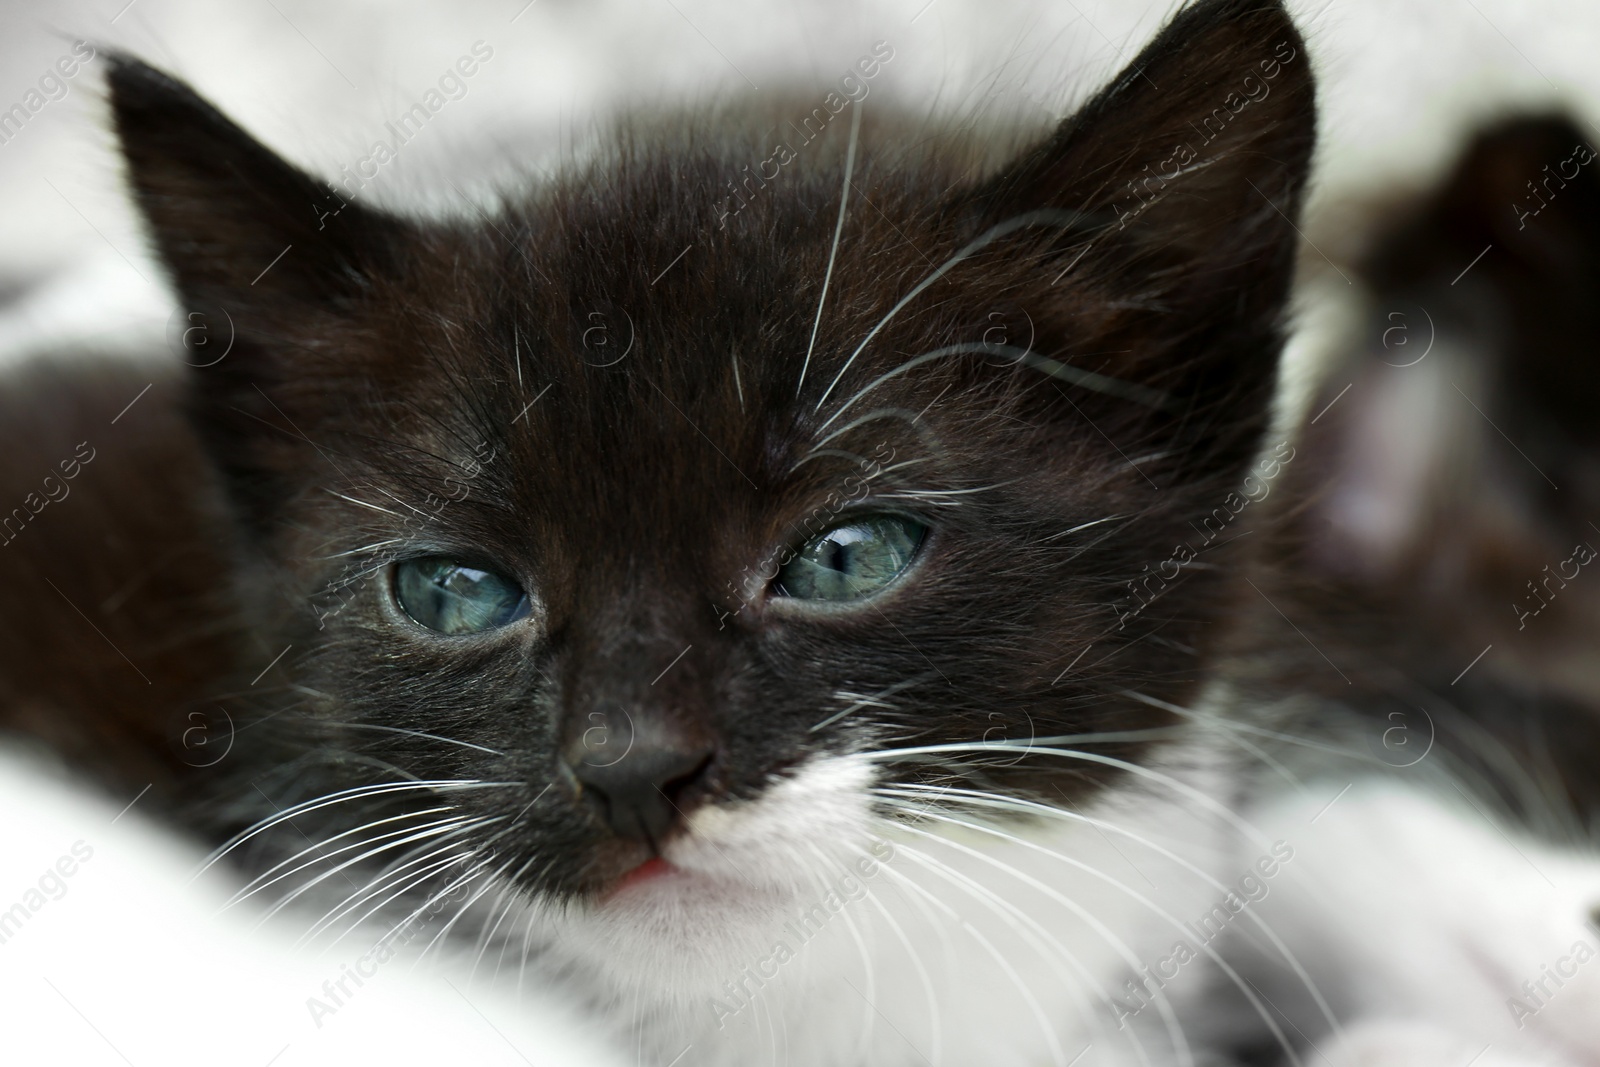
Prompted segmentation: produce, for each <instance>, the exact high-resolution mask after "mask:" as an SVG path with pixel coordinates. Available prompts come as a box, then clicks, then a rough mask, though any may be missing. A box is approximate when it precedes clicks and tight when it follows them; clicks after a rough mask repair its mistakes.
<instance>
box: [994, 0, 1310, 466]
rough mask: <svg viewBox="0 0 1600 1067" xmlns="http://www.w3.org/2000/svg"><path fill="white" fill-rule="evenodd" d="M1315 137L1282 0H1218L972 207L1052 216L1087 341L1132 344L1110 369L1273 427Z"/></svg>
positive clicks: (1061, 286) (1062, 274)
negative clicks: (1271, 412) (1269, 417)
mask: <svg viewBox="0 0 1600 1067" xmlns="http://www.w3.org/2000/svg"><path fill="white" fill-rule="evenodd" d="M1315 136H1316V106H1315V100H1314V93H1313V88H1312V74H1311V68H1310V63H1309V60H1308V57H1307V56H1306V54H1305V47H1304V43H1303V42H1302V40H1301V38H1300V35H1299V33H1298V32H1296V30H1295V28H1294V24H1293V23H1292V22H1291V21H1290V19H1289V17H1288V15H1287V14H1286V13H1285V12H1284V10H1283V8H1282V6H1281V5H1280V4H1278V3H1262V2H1261V0H1252V2H1244V0H1206V2H1202V3H1198V4H1194V5H1191V6H1189V7H1187V8H1185V9H1184V10H1183V11H1182V12H1180V13H1179V14H1178V16H1177V17H1176V18H1175V19H1174V20H1173V21H1172V22H1171V23H1170V24H1168V25H1167V27H1166V28H1165V29H1163V30H1162V31H1161V33H1160V34H1159V35H1157V37H1156V38H1155V40H1153V41H1152V42H1151V43H1150V44H1149V45H1148V46H1147V47H1146V48H1145V49H1144V51H1143V52H1141V53H1140V54H1139V56H1138V58H1136V59H1135V60H1134V61H1133V63H1132V64H1131V65H1130V66H1129V67H1128V69H1127V70H1126V71H1124V72H1123V73H1122V74H1121V75H1120V76H1119V77H1118V78H1117V80H1116V81H1115V82H1114V83H1113V84H1111V85H1110V86H1109V87H1108V88H1106V89H1105V90H1103V91H1102V92H1101V93H1100V94H1099V95H1097V96H1096V97H1095V98H1094V99H1093V100H1091V101H1090V102H1089V103H1088V104H1087V105H1086V106H1085V107H1084V108H1083V109H1082V110H1080V111H1079V112H1078V113H1077V114H1075V115H1073V116H1072V117H1070V118H1068V119H1067V120H1066V121H1064V122H1063V123H1062V124H1061V126H1060V127H1059V129H1057V131H1056V132H1055V133H1054V135H1053V136H1051V137H1050V138H1049V139H1047V140H1046V141H1045V142H1043V143H1042V144H1040V145H1038V146H1037V147H1035V148H1034V149H1033V150H1032V151H1030V152H1027V153H1025V154H1024V155H1023V156H1022V157H1021V158H1020V159H1017V160H1015V161H1014V162H1013V163H1012V164H1011V165H1010V166H1008V167H1007V168H1005V169H1004V170H1003V171H1002V172H1001V173H1000V174H998V175H997V176H995V177H994V178H992V179H990V180H989V181H988V182H987V183H985V184H984V185H983V186H982V187H980V188H979V189H978V190H976V191H975V192H974V193H972V194H970V195H969V196H968V197H967V198H966V200H965V202H964V204H963V205H962V207H963V210H965V211H967V212H969V213H973V214H974V215H975V217H974V218H972V221H971V225H972V226H973V228H974V231H975V232H979V231H981V230H983V229H984V228H986V227H997V226H1005V225H1007V224H1008V222H1011V221H1021V220H1023V219H1024V218H1026V217H1027V216H1029V215H1030V214H1031V215H1032V216H1033V217H1034V218H1035V219H1036V220H1037V224H1036V225H1034V226H1033V227H1031V229H1030V232H1031V233H1032V234H1034V235H1035V237H1036V239H1037V240H1039V241H1042V242H1044V246H1043V253H1044V257H1045V261H1044V262H1042V263H1040V264H1039V266H1040V267H1041V268H1042V269H1040V270H1039V271H1038V272H1037V274H1036V277H1038V278H1039V282H1038V285H1039V286H1040V287H1041V288H1042V287H1043V286H1044V285H1048V286H1049V287H1050V291H1051V292H1054V293H1059V294H1062V295H1061V298H1060V304H1061V306H1062V307H1063V309H1064V310H1063V317H1064V318H1065V317H1067V316H1070V317H1071V319H1072V320H1073V323H1074V325H1073V327H1072V328H1071V330H1070V332H1071V334H1073V335H1074V336H1075V338H1076V344H1075V346H1074V347H1082V348H1083V349H1084V350H1086V351H1089V352H1096V351H1098V352H1106V351H1124V352H1129V353H1131V355H1129V356H1128V357H1127V358H1124V359H1122V360H1121V361H1120V362H1118V363H1116V364H1112V365H1109V366H1108V370H1109V372H1110V373H1112V374H1114V375H1115V376H1117V377H1119V378H1124V379H1132V380H1136V381H1138V382H1139V383H1140V384H1141V385H1144V386H1154V387H1156V388H1159V389H1163V390H1166V391H1167V392H1168V393H1169V394H1170V395H1171V396H1172V397H1173V399H1174V401H1175V407H1176V408H1177V409H1178V410H1181V411H1184V412H1190V413H1196V414H1198V412H1199V411H1201V410H1202V409H1213V408H1214V406H1215V404H1216V402H1219V401H1224V400H1226V401H1228V402H1229V406H1230V407H1232V409H1233V410H1232V411H1231V414H1230V413H1227V412H1219V413H1217V414H1216V415H1215V416H1214V417H1213V416H1211V415H1207V416H1204V417H1202V418H1200V420H1199V421H1201V422H1206V421H1213V422H1215V421H1216V420H1218V419H1223V418H1230V417H1231V418H1232V419H1233V420H1234V422H1235V423H1236V424H1238V425H1240V426H1241V427H1242V428H1245V429H1248V428H1249V427H1256V428H1259V426H1260V425H1261V424H1262V422H1263V420H1264V418H1265V413H1266V409H1267V404H1268V401H1269V399H1270V396H1271V392H1272V385H1273V381H1274V380H1275V369H1276V363H1277V356H1278V349H1279V347H1280V343H1281V335H1280V332H1279V328H1280V318H1281V316H1282V312H1283V307H1284V304H1285V301H1286V299H1287V296H1288V292H1289V286H1290V282H1291V280H1292V276H1293V268H1294V259H1295V251H1296V246H1297V237H1298V234H1297V232H1296V230H1295V226H1294V223H1293V221H1292V220H1293V219H1295V218H1296V217H1297V215H1298V211H1299V205H1300V199H1301V190H1302V188H1303V187H1304V184H1305V181H1306V177H1307V174H1308V171H1309V169H1310V163H1311V155H1312V149H1313V146H1314V143H1315ZM1235 402H1237V403H1235ZM1246 436H1248V435H1247V434H1240V435H1239V440H1240V441H1242V440H1243V439H1244V438H1245V437H1246ZM1235 451H1237V450H1235Z"/></svg>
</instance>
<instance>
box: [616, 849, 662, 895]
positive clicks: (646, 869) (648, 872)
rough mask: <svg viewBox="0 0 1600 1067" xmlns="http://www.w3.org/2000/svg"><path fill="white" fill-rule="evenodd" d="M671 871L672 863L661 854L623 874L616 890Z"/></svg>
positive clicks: (619, 890) (618, 890)
mask: <svg viewBox="0 0 1600 1067" xmlns="http://www.w3.org/2000/svg"><path fill="white" fill-rule="evenodd" d="M671 872H672V865H671V864H670V863H668V862H667V861H666V860H664V859H662V858H661V857H659V856H657V857H656V858H655V859H650V860H645V861H644V862H643V863H641V864H639V866H637V867H635V868H634V869H633V870H631V871H629V872H628V873H627V874H625V875H623V876H622V880H621V881H620V882H618V883H617V888H616V890H615V892H621V891H622V890H624V889H627V888H629V887H631V886H636V885H640V884H641V883H644V882H648V881H650V880H651V879H652V878H659V877H661V876H662V875H664V874H670V873H671Z"/></svg>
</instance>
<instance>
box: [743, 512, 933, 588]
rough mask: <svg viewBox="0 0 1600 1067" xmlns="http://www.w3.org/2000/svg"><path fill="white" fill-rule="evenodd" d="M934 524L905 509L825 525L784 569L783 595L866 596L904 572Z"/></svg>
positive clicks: (781, 574)
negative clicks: (912, 516)
mask: <svg viewBox="0 0 1600 1067" xmlns="http://www.w3.org/2000/svg"><path fill="white" fill-rule="evenodd" d="M927 532H928V528H927V527H926V526H924V525H923V524H922V523H920V522H917V521H916V520H915V519H908V518H905V517H904V516H900V515H874V516H871V517H869V518H862V519H855V520H852V521H850V522H846V523H841V524H840V525H838V526H835V527H833V529H831V530H824V531H823V532H822V533H820V534H818V535H817V536H816V537H813V538H812V539H811V540H809V541H807V542H806V543H805V544H803V545H801V546H800V550H799V551H798V552H797V553H796V554H795V556H794V558H793V559H791V560H790V561H789V562H788V563H786V564H784V565H783V567H782V569H780V570H779V571H778V576H777V579H776V581H775V585H776V587H777V591H778V593H779V595H781V596H786V597H792V598H794V599H795V600H832V601H840V600H860V599H862V598H864V597H868V596H871V595H872V594H873V593H876V592H878V591H879V590H880V589H883V588H884V587H885V586H887V585H888V584H889V583H891V582H893V581H894V580H895V579H896V578H898V577H899V576H900V575H901V574H902V573H903V572H904V571H905V569H906V568H907V567H909V566H910V565H911V561H912V559H913V558H915V556H916V554H917V548H918V547H919V546H920V545H921V544H922V539H923V537H924V536H925V535H926V534H927Z"/></svg>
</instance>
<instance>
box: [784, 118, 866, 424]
mask: <svg viewBox="0 0 1600 1067" xmlns="http://www.w3.org/2000/svg"><path fill="white" fill-rule="evenodd" d="M860 136H861V102H860V101H859V100H858V101H856V104H855V110H854V111H853V112H852V113H851V115H850V147H849V149H848V150H847V151H846V152H845V157H844V187H843V188H842V189H840V191H839V221H838V223H836V224H835V225H834V227H833V247H832V248H831V249H829V250H828V270H827V272H826V273H825V274H823V276H822V296H821V298H820V299H819V300H818V301H817V320H816V321H815V322H814V323H812V324H811V343H810V344H809V345H808V346H806V358H805V362H804V363H802V364H800V380H799V381H798V382H796V383H795V387H794V395H795V396H799V395H800V392H801V390H802V389H804V387H805V384H806V371H807V369H809V368H810V366H811V353H812V352H814V351H816V347H817V331H818V330H819V329H820V328H821V327H822V307H823V305H824V304H826V303H827V302H828V283H829V282H831V281H833V261H834V258H835V257H836V256H838V254H839V238H841V237H842V236H844V214H845V207H846V206H847V205H848V204H849V202H850V176H851V175H852V174H853V173H855V169H856V142H857V140H858V139H859V138H860ZM824 399H826V397H824Z"/></svg>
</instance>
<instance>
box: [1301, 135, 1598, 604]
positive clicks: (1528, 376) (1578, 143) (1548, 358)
mask: <svg viewBox="0 0 1600 1067" xmlns="http://www.w3.org/2000/svg"><path fill="white" fill-rule="evenodd" d="M1393 210H1394V211H1395V218H1394V220H1393V221H1391V222H1389V223H1388V224H1387V225H1385V226H1383V227H1382V228H1381V230H1380V231H1379V233H1378V235H1377V237H1376V238H1375V239H1374V240H1373V241H1372V243H1371V246H1370V249H1369V251H1368V252H1367V254H1366V255H1365V256H1364V257H1363V258H1362V262H1361V263H1360V265H1359V274H1360V277H1361V279H1362V280H1363V281H1364V282H1365V284H1366V286H1367V288H1368V289H1369V291H1370V294H1369V298H1368V302H1367V304H1368V312H1367V315H1366V321H1365V324H1364V325H1365V329H1364V330H1363V335H1364V340H1365V344H1364V345H1363V346H1362V347H1361V348H1359V349H1358V350H1356V351H1354V352H1352V353H1351V355H1350V357H1349V358H1348V359H1347V360H1346V361H1345V362H1344V363H1343V364H1342V365H1340V366H1337V367H1335V368H1333V369H1332V370H1331V371H1330V372H1329V375H1328V385H1327V387H1326V388H1325V389H1324V391H1323V395H1322V396H1321V398H1320V399H1319V400H1317V401H1314V402H1313V404H1312V406H1311V410H1312V411H1313V412H1316V411H1320V410H1321V409H1322V408H1323V407H1324V406H1326V405H1328V404H1330V403H1331V402H1333V401H1334V400H1336V399H1337V401H1338V403H1337V405H1335V406H1333V407H1331V408H1329V409H1328V411H1327V413H1326V415H1324V416H1323V417H1321V418H1319V419H1318V420H1317V422H1316V424H1315V425H1312V426H1309V427H1308V428H1307V434H1306V440H1305V448H1304V450H1303V451H1305V452H1306V453H1307V456H1308V458H1307V460H1306V461H1305V463H1304V464H1302V467H1301V469H1302V470H1303V471H1305V472H1307V473H1310V472H1312V471H1316V472H1317V474H1316V478H1317V481H1318V484H1317V485H1316V486H1315V487H1314V489H1315V492H1314V494H1313V499H1314V503H1313V504H1312V506H1311V508H1310V509H1309V510H1308V512H1307V516H1306V518H1307V521H1308V527H1307V531H1306V533H1307V538H1308V543H1309V545H1310V547H1311V549H1312V554H1311V557H1310V562H1311V563H1312V564H1313V565H1316V566H1320V567H1323V568H1325V569H1327V570H1330V571H1333V572H1334V573H1337V574H1340V575H1344V576H1348V577H1352V578H1358V579H1363V580H1367V581H1370V582H1372V583H1374V584H1388V583H1392V582H1394V581H1396V580H1397V579H1398V578H1399V577H1400V576H1403V575H1412V574H1416V573H1419V569H1420V568H1421V567H1423V565H1424V563H1425V562H1427V561H1433V565H1437V564H1438V561H1441V560H1450V561H1455V562H1456V564H1457V565H1458V566H1461V567H1468V568H1473V567H1475V568H1479V569H1478V570H1474V571H1471V572H1470V573H1466V574H1461V573H1457V574H1452V575H1449V576H1448V580H1447V581H1443V582H1441V583H1438V584H1437V586H1436V588H1440V589H1450V590H1453V591H1458V592H1459V591H1461V590H1462V589H1464V588H1465V587H1467V586H1469V585H1471V584H1473V583H1475V582H1476V583H1478V584H1483V581H1484V580H1483V578H1482V575H1484V574H1487V573H1489V572H1490V568H1491V566H1492V565H1493V564H1495V562H1496V561H1504V560H1507V559H1512V560H1520V559H1521V557H1522V555H1523V554H1524V550H1525V549H1527V550H1530V551H1533V553H1534V554H1535V555H1537V553H1538V552H1542V551H1543V550H1544V546H1543V544H1542V542H1543V541H1544V540H1545V539H1546V538H1548V539H1550V540H1553V541H1554V542H1555V543H1556V544H1557V545H1558V546H1560V545H1562V544H1565V543H1566V542H1567V541H1569V540H1572V539H1587V538H1590V537H1592V534H1593V528H1592V527H1590V526H1589V525H1588V522H1589V520H1590V517H1591V516H1592V515H1593V514H1594V513H1595V511H1596V509H1597V508H1600V408H1597V406H1596V401H1597V400H1600V356H1597V354H1596V352H1595V349H1594V343H1593V338H1594V337H1595V336H1596V335H1597V334H1600V303H1597V302H1596V300H1595V299H1594V294H1595V293H1596V292H1600V160H1597V159H1596V153H1595V150H1594V148H1593V147H1592V145H1591V143H1590V141H1589V139H1588V138H1587V137H1585V135H1584V133H1583V131H1582V130H1581V129H1580V128H1579V127H1577V126H1576V125H1575V124H1574V123H1573V122H1571V121H1570V120H1569V119H1567V118H1566V117H1564V116H1561V115H1533V116H1520V117H1515V118H1509V119H1505V120H1502V121H1501V122H1498V123H1496V124H1495V125H1493V126H1491V127H1489V128H1487V129H1485V130H1483V131H1482V132H1480V133H1479V134H1478V135H1477V136H1476V137H1474V138H1473V140H1472V141H1471V143H1470V144H1469V145H1468V146H1467V147H1466V149H1465V151H1464V152H1463V153H1462V155H1461V158H1460V159H1459V161H1458V162H1457V164H1456V166H1455V168H1454V169H1453V170H1452V171H1451V172H1450V174H1449V175H1448V176H1447V177H1446V178H1445V180H1444V181H1443V182H1442V183H1441V184H1440V186H1439V187H1438V188H1437V189H1435V190H1433V191H1431V192H1430V193H1428V194H1427V195H1426V196H1425V197H1422V198H1420V199H1415V200H1413V201H1411V202H1409V203H1407V204H1404V205H1400V206H1398V207H1397V208H1395V209H1393ZM1557 486H1559V487H1560V488H1559V490H1558V489H1557V488H1556V487H1557ZM1543 562H1544V561H1543V560H1539V561H1537V562H1534V563H1533V564H1532V570H1533V571H1537V570H1538V568H1539V566H1540V565H1542V563H1543ZM1518 566H1521V563H1518ZM1520 581H1521V579H1518V580H1515V581H1513V582H1512V583H1511V585H1512V587H1513V588H1515V587H1516V586H1517V585H1518V583H1519V582H1520Z"/></svg>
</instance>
